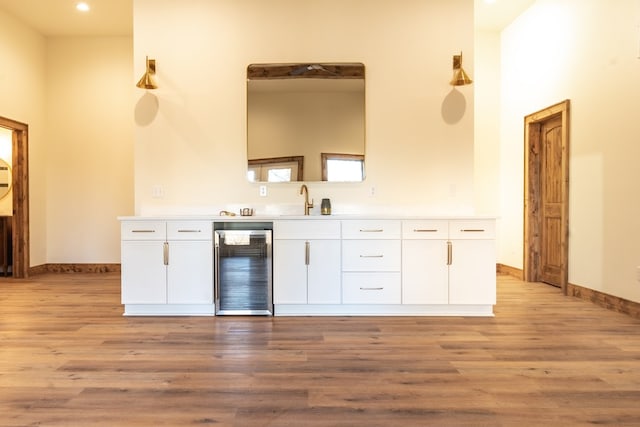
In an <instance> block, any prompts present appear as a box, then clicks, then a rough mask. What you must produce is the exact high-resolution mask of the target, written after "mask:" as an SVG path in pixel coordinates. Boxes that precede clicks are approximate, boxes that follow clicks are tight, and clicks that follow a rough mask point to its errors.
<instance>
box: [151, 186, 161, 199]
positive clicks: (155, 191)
mask: <svg viewBox="0 0 640 427" xmlns="http://www.w3.org/2000/svg"><path fill="white" fill-rule="evenodd" d="M151 197H153V198H154V199H162V198H163V197H164V187H163V186H162V185H154V186H153V187H152V188H151Z"/></svg>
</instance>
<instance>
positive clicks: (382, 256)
mask: <svg viewBox="0 0 640 427" xmlns="http://www.w3.org/2000/svg"><path fill="white" fill-rule="evenodd" d="M360 258H384V255H360Z"/></svg>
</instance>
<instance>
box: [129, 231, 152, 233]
mask: <svg viewBox="0 0 640 427" xmlns="http://www.w3.org/2000/svg"><path fill="white" fill-rule="evenodd" d="M131 232H132V233H155V232H156V230H131Z"/></svg>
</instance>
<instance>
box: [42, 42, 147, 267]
mask: <svg viewBox="0 0 640 427" xmlns="http://www.w3.org/2000/svg"><path fill="white" fill-rule="evenodd" d="M132 50H133V43H132V38H131V37H82V38H72V37H62V38H51V39H49V40H48V43H47V117H48V120H47V131H48V132H47V147H46V159H47V163H46V170H47V174H46V176H47V206H48V209H47V262H49V263H119V262H120V225H119V223H118V221H117V219H116V217H117V216H118V215H126V214H129V215H130V214H132V213H133V108H132V105H133V94H134V92H135V90H136V88H135V86H134V84H135V81H134V80H133V77H132V75H131V70H132V68H133V63H132Z"/></svg>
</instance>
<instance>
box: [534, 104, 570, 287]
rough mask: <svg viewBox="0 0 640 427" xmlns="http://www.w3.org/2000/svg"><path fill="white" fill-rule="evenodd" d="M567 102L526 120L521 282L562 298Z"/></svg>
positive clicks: (566, 250) (565, 241)
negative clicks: (554, 290)
mask: <svg viewBox="0 0 640 427" xmlns="http://www.w3.org/2000/svg"><path fill="white" fill-rule="evenodd" d="M569 104H570V103H569V100H565V101H562V102H560V103H558V104H555V105H552V106H550V107H548V108H545V109H543V110H541V111H538V112H536V113H533V114H530V115H528V116H526V117H525V119H524V127H525V129H524V130H525V132H524V135H525V151H524V157H525V159H524V169H525V172H524V174H525V176H524V183H525V185H524V187H525V188H524V196H525V197H524V263H523V265H524V279H525V280H526V281H529V282H544V283H548V284H550V285H553V286H557V287H559V288H560V289H562V292H563V293H564V294H565V295H566V293H567V283H568V276H569V242H568V239H569V106H570V105H569Z"/></svg>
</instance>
